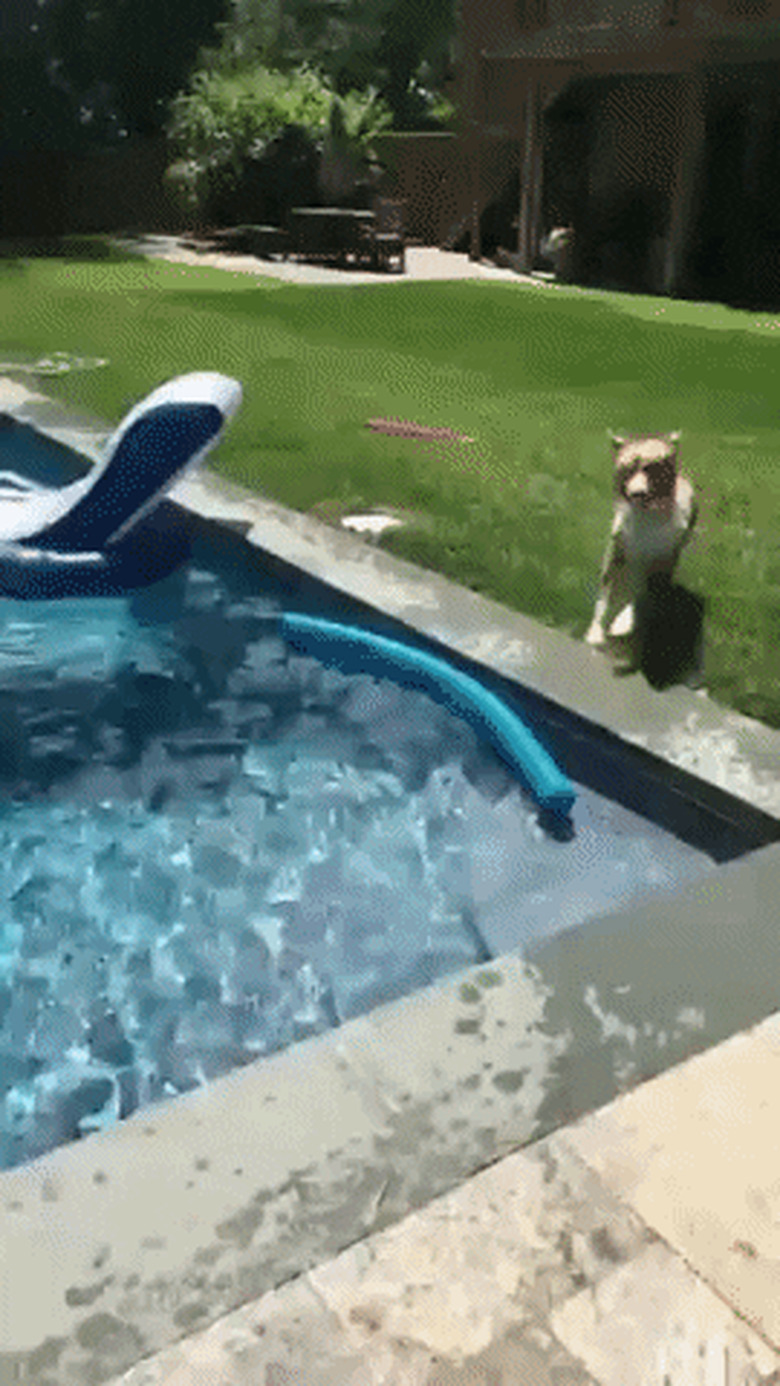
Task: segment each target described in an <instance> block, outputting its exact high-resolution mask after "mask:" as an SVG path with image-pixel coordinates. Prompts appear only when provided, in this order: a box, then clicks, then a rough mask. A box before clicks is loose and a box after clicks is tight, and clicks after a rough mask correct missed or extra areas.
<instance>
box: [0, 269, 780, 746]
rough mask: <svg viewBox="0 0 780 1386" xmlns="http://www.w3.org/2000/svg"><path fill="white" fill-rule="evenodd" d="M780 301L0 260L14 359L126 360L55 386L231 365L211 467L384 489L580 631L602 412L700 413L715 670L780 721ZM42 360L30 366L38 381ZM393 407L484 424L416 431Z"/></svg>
mask: <svg viewBox="0 0 780 1386" xmlns="http://www.w3.org/2000/svg"><path fill="white" fill-rule="evenodd" d="M778 335H780V320H775V319H774V318H771V317H768V316H767V315H766V314H763V315H762V314H757V313H748V312H741V311H735V310H731V309H726V308H722V307H719V306H717V305H705V304H689V303H674V302H671V301H669V300H667V299H656V298H647V297H632V296H629V295H618V294H607V293H595V292H593V293H587V292H583V291H580V290H577V289H575V288H567V289H563V288H557V287H548V286H542V285H540V286H539V287H533V288H529V287H528V286H525V285H520V284H496V283H489V282H486V281H482V282H479V283H475V282H466V283H416V284H409V283H405V284H397V285H383V286H381V287H379V288H374V287H373V286H361V285H355V286H349V285H347V286H344V287H340V286H339V287H330V286H329V287H327V288H323V289H320V288H314V287H298V286H291V285H283V284H281V283H279V282H278V281H274V280H271V279H266V280H254V279H253V278H250V277H249V276H245V275H240V274H230V273H226V272H223V271H216V270H209V269H206V268H202V269H201V268H192V269H190V268H185V267H182V266H177V265H171V264H166V263H162V262H157V263H155V262H151V261H147V262H143V261H139V260H136V259H122V258H121V257H120V256H118V255H116V256H111V257H108V258H106V259H98V260H87V259H77V258H71V259H65V258H57V259H55V258H50V259H46V258H39V259H35V260H13V259H8V260H5V261H0V355H2V358H3V360H5V361H8V360H9V359H15V360H19V359H22V358H26V359H31V358H35V357H37V356H38V355H39V354H41V353H46V352H50V351H54V350H65V351H72V352H76V353H79V354H83V355H94V356H104V357H108V358H109V360H110V365H109V366H108V367H106V368H104V369H102V370H97V371H93V372H84V373H80V374H75V373H74V374H72V375H69V376H61V377H54V378H52V379H46V380H45V381H43V382H42V388H43V389H44V390H46V391H51V392H52V393H56V394H57V395H58V396H59V397H60V398H62V399H64V400H67V401H68V402H70V403H72V404H73V405H74V406H76V407H77V408H79V409H85V410H87V411H89V412H91V413H97V414H99V415H101V416H104V417H106V418H109V419H112V420H118V419H119V418H120V417H121V416H122V414H123V413H124V412H125V410H126V409H128V408H129V407H130V405H131V404H133V403H134V402H135V401H136V400H138V399H139V398H140V397H141V396H142V395H144V394H145V393H146V392H147V391H149V390H150V389H151V388H152V387H153V386H155V385H156V384H158V383H160V382H161V381H162V380H164V379H165V378H166V377H169V376H172V375H176V374H179V373H181V372H183V371H187V370H194V369H216V370H221V371H225V372H226V373H228V374H232V375H235V376H237V377H238V378H239V379H240V380H241V381H242V382H243V384H244V389H245V402H244V407H243V409H242V410H241V412H240V414H239V416H238V418H237V420H236V421H235V423H234V425H233V426H232V427H231V429H230V431H229V433H228V435H227V436H226V439H225V441H224V443H223V444H222V446H221V447H220V450H219V454H218V457H217V459H216V461H215V464H214V465H215V467H216V468H217V470H218V471H220V472H222V473H223V474H224V475H226V476H230V477H233V478H235V479H236V480H238V481H240V482H243V483H245V484H246V485H249V486H251V487H253V488H255V489H256V490H258V491H262V492H263V493H264V494H265V495H268V496H269V497H272V498H274V499H276V500H279V501H281V502H283V503H284V504H286V505H289V506H292V507H294V508H296V509H299V510H312V509H313V510H316V512H317V513H319V514H322V515H328V514H337V513H339V511H343V510H345V509H348V508H350V507H354V508H361V507H367V506H382V505H390V506H393V507H396V508H400V509H401V510H403V511H405V512H407V513H408V514H409V515H410V516H411V517H413V523H410V524H409V525H408V526H406V527H405V528H403V529H399V530H397V531H395V532H393V533H392V534H389V535H387V536H385V538H384V539H383V541H382V542H383V544H384V546H385V547H387V548H388V549H390V550H392V551H393V552H395V553H398V554H400V555H402V556H404V557H407V558H410V559H412V560H413V561H415V562H417V563H420V564H423V565H425V566H428V567H431V568H435V569H437V570H439V571H440V572H443V573H446V574H447V575H448V576H450V577H452V578H454V579H456V580H457V581H459V582H462V583H464V584H465V585H466V586H469V587H472V588H474V589H477V590H479V591H481V592H484V593H486V594H489V595H490V596H492V597H495V598H497V599H498V600H499V601H501V602H504V603H505V604H506V605H508V606H512V607H515V608H516V609H517V610H520V611H524V612H527V613H528V614H529V615H531V616H533V617H535V618H536V619H537V620H540V621H543V622H546V623H547V624H549V625H553V626H557V627H558V628H560V629H564V630H568V631H570V632H571V633H572V634H574V635H575V636H578V637H579V636H581V635H582V633H583V632H584V630H585V627H586V624H587V622H588V619H589V616H590V609H591V605H592V601H593V595H594V586H595V580H596V574H597V571H598V565H599V562H600V559H601V554H602V550H603V546H604V541H605V536H606V533H607V529H608V525H609V518H610V504H611V502H610V484H611V478H610V466H611V463H610V457H609V452H608V448H607V444H606V436H605V430H606V429H607V428H615V429H617V430H620V429H624V430H629V431H639V430H643V429H644V430H647V431H658V430H666V429H671V428H682V430H683V443H682V457H683V466H684V469H685V471H686V472H687V473H688V474H689V475H690V476H691V478H692V479H693V481H694V482H695V484H696V486H697V488H698V491H699V495H700V502H701V509H700V525H699V532H698V537H697V539H696V541H695V543H694V544H693V545H692V546H691V548H690V549H689V550H688V551H687V553H686V554H685V557H684V559H683V562H682V565H681V569H680V577H681V580H682V581H683V582H684V583H685V584H686V585H687V586H689V587H691V588H692V589H693V590H695V591H696V592H698V593H700V594H701V595H702V596H704V597H705V598H706V600H707V624H706V641H707V655H706V682H707V686H708V688H709V690H710V692H711V694H712V696H714V697H715V698H716V699H718V700H719V701H720V702H722V703H725V704H728V705H730V706H732V707H736V708H739V709H740V710H742V711H744V712H746V713H748V714H749V715H751V716H754V717H758V718H761V719H762V720H764V721H766V722H768V723H770V724H771V725H773V726H775V727H780V412H779V411H778V407H777V405H776V402H775V400H776V388H777V387H776V381H777V377H778V360H777V358H778V352H779V351H780V341H778V340H777V337H778ZM27 378H28V379H29V377H27ZM376 415H390V416H398V417H400V418H405V419H412V420H415V421H417V422H419V423H424V424H446V425H449V426H450V427H453V428H456V429H460V430H462V431H463V432H464V433H466V434H469V435H470V436H471V437H473V438H474V439H475V441H474V442H473V443H462V444H459V445H452V444H444V443H436V444H421V443H419V442H413V441H409V440H402V439H398V438H389V437H383V436H380V435H376V434H373V433H371V432H370V431H369V430H367V429H366V427H365V423H366V420H367V419H368V418H370V417H373V416H376Z"/></svg>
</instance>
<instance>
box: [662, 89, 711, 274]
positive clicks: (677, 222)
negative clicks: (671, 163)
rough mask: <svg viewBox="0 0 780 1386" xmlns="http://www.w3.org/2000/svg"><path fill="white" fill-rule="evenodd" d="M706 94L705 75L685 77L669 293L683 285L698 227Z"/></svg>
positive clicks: (669, 238)
mask: <svg viewBox="0 0 780 1386" xmlns="http://www.w3.org/2000/svg"><path fill="white" fill-rule="evenodd" d="M705 98H706V83H705V80H704V77H703V75H702V74H701V73H699V72H694V73H692V74H691V75H690V76H689V77H688V78H687V79H686V84H685V92H684V96H683V100H682V101H681V102H680V111H679V120H680V145H679V153H678V156H677V166H676V168H675V172H674V185H673V191H672V207H671V215H670V217H669V233H668V236H667V241H666V256H665V259H664V278H663V291H664V293H665V294H669V295H674V294H678V293H680V292H681V291H682V289H683V283H684V277H685V260H686V253H687V250H688V247H689V245H690V242H691V237H692V235H693V232H694V230H695V226H694V219H695V216H696V211H697V207H698V201H699V191H700V185H701V175H702V170H703V164H704V152H705V144H706V123H705V121H706V106H705Z"/></svg>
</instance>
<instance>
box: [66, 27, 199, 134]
mask: <svg viewBox="0 0 780 1386" xmlns="http://www.w3.org/2000/svg"><path fill="white" fill-rule="evenodd" d="M225 6H226V0H187V3H186V4H182V3H181V0H50V3H49V4H48V5H47V6H46V7H45V8H44V9H43V10H42V22H41V26H40V50H41V55H42V64H43V67H44V70H48V71H49V72H52V73H54V76H55V81H56V84H57V85H58V88H59V90H60V91H61V92H62V93H63V94H64V95H66V96H67V98H68V101H69V105H70V115H71V120H72V121H73V123H74V124H76V125H78V124H79V122H83V123H84V125H85V127H86V128H88V127H89V126H90V125H91V126H93V127H94V128H95V129H96V130H98V131H99V133H100V135H102V136H103V137H104V136H105V134H106V131H107V129H108V125H109V123H110V121H111V120H113V122H114V124H115V125H124V127H125V128H126V129H127V131H128V132H129V133H131V134H132V133H136V132H137V133H140V134H152V133H157V132H159V131H160V129H161V128H162V126H163V125H164V122H165V118H166V106H167V103H168V101H170V99H171V98H172V97H173V95H174V94H175V92H176V91H177V90H178V89H179V88H180V87H181V85H182V83H183V82H185V81H186V80H187V77H188V75H189V73H190V71H191V69H192V65H193V63H194V62H195V61H196V60H197V57H198V53H199V51H200V49H201V47H202V46H203V45H204V44H205V43H207V42H208V41H209V40H211V39H213V38H214V37H216V26H217V23H218V21H219V20H221V19H222V18H223V17H224V13H225Z"/></svg>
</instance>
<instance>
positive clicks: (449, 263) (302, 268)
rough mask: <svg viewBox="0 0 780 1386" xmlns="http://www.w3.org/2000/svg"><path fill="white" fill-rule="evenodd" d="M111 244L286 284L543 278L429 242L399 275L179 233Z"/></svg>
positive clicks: (414, 251)
mask: <svg viewBox="0 0 780 1386" xmlns="http://www.w3.org/2000/svg"><path fill="white" fill-rule="evenodd" d="M115 244H116V245H117V246H119V247H120V248H122V249H124V250H129V251H132V252H133V253H135V254H138V255H143V256H145V257H147V258H149V259H154V260H169V261H171V262H172V263H174V264H181V265H208V266H209V267H210V268H211V269H224V270H229V271H231V272H232V273H234V274H255V275H258V276H260V277H261V278H268V277H269V276H270V277H271V278H273V279H281V280H285V281H286V282H288V283H290V284H398V283H411V282H413V281H415V282H419V281H420V280H432V279H438V280H442V279H493V280H499V281H501V280H503V281H504V282H508V283H527V284H532V283H544V282H545V281H544V280H540V279H536V278H532V277H531V276H530V275H522V274H516V273H515V271H514V270H511V269H500V268H499V267H498V266H497V265H494V264H493V263H492V262H491V261H487V260H480V261H477V262H476V263H475V262H474V261H472V260H470V259H469V257H468V255H456V254H455V253H454V252H452V251H447V250H437V249H436V248H435V247H432V246H408V247H407V250H406V271H405V273H404V274H402V275H401V274H398V273H397V272H390V273H383V272H379V271H372V270H365V269H330V268H328V267H327V266H324V265H309V264H305V263H304V262H303V261H299V260H259V259H257V258H256V257H255V256H254V255H233V254H226V253H224V252H218V251H199V250H191V249H188V248H187V246H186V245H183V244H182V239H181V238H179V237H177V236H136V237H128V238H115Z"/></svg>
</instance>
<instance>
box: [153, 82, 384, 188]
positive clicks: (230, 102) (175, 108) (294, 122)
mask: <svg viewBox="0 0 780 1386" xmlns="http://www.w3.org/2000/svg"><path fill="white" fill-rule="evenodd" d="M334 110H336V111H338V112H339V115H340V122H339V123H340V125H341V128H342V130H343V132H344V138H345V140H346V142H347V144H348V145H352V146H354V147H355V148H356V150H358V151H360V152H361V153H362V152H368V151H369V149H370V145H371V141H372V140H373V139H374V138H375V136H376V135H377V134H379V133H380V132H381V131H382V130H383V129H385V128H387V126H388V124H389V123H390V119H391V117H390V115H389V112H388V111H387V109H386V108H385V107H384V105H383V103H382V102H381V101H380V100H379V99H378V97H377V94H376V92H375V91H372V90H369V91H366V92H357V91H349V92H347V93H346V94H345V95H344V96H343V97H340V96H337V95H336V93H335V92H334V91H333V89H332V87H331V86H330V84H329V83H328V82H327V81H326V80H325V79H324V78H323V77H321V76H320V75H319V74H318V73H316V72H315V71H314V70H313V69H312V68H310V67H306V66H303V67H300V68H298V69H296V70H295V71H293V72H290V73H282V72H278V71H273V70H272V69H270V68H268V67H264V66H262V65H261V64H256V65H255V66H254V67H251V68H246V69H244V70H243V71H234V72H229V71H224V70H220V69H214V70H212V71H205V70H201V71H198V72H196V73H195V74H194V76H193V78H192V80H191V82H190V86H189V90H188V91H186V92H182V93H181V94H180V95H179V96H177V97H176V99H175V100H174V102H173V104H172V114H171V121H170V125H169V127H168V135H169V138H170V140H171V142H172V144H173V147H174V149H175V150H176V151H177V153H178V155H179V159H178V161H177V162H176V163H175V164H174V165H172V167H171V168H170V169H169V178H170V180H171V181H172V182H173V184H174V186H176V187H178V188H179V189H180V191H181V193H182V194H183V196H184V197H185V198H186V200H187V201H188V202H189V204H190V205H191V206H192V207H199V206H201V205H202V203H203V201H204V200H205V198H206V197H207V196H208V195H209V194H210V193H212V192H213V191H214V190H215V189H216V188H219V187H220V186H222V187H224V186H231V185H234V184H235V183H236V182H237V180H238V178H239V177H240V175H241V171H242V169H243V167H244V164H245V161H246V160H248V159H255V160H257V159H259V158H260V157H261V155H262V154H263V152H264V151H265V149H266V147H267V145H268V143H269V141H270V140H271V139H272V138H273V137H274V135H276V134H278V133H279V132H280V131H281V130H283V129H285V128H287V127H289V126H297V127H299V128H301V129H303V130H305V131H306V132H307V133H308V135H309V138H310V140H311V141H312V142H313V143H315V144H316V143H318V142H320V141H322V140H324V138H325V136H326V135H327V133H328V130H329V129H330V128H331V124H332V119H333V113H334Z"/></svg>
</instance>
